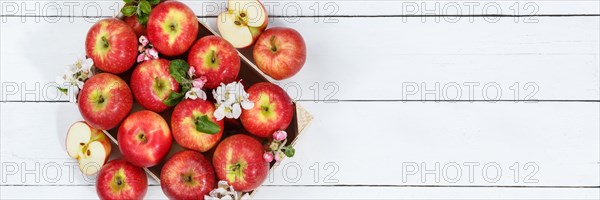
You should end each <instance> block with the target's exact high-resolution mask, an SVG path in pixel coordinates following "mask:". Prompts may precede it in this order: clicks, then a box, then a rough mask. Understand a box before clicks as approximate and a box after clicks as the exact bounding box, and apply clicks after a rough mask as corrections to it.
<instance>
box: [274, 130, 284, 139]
mask: <svg viewBox="0 0 600 200" xmlns="http://www.w3.org/2000/svg"><path fill="white" fill-rule="evenodd" d="M286 138H287V133H286V132H285V131H281V130H279V131H275V133H273V139H274V140H277V141H283V140H285V139H286Z"/></svg>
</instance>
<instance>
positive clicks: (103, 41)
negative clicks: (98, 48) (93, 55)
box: [102, 36, 110, 48]
mask: <svg viewBox="0 0 600 200" xmlns="http://www.w3.org/2000/svg"><path fill="white" fill-rule="evenodd" d="M102 44H104V48H108V47H109V46H110V43H108V38H106V36H102Z"/></svg>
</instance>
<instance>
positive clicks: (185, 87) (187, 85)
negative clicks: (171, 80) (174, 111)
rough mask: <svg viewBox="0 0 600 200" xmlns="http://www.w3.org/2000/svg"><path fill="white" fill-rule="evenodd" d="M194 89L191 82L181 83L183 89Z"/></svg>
mask: <svg viewBox="0 0 600 200" xmlns="http://www.w3.org/2000/svg"><path fill="white" fill-rule="evenodd" d="M191 89H192V84H189V83H185V84H181V91H185V92H187V91H189V90H191Z"/></svg>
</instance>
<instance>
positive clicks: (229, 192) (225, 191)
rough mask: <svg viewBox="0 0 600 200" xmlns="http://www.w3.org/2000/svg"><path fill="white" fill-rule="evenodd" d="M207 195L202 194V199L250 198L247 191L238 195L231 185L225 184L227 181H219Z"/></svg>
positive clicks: (240, 199)
mask: <svg viewBox="0 0 600 200" xmlns="http://www.w3.org/2000/svg"><path fill="white" fill-rule="evenodd" d="M208 194H209V195H204V199H208V200H225V199H231V200H242V199H244V200H246V199H250V195H249V194H248V193H246V194H244V195H242V196H241V197H239V196H238V193H237V192H236V191H235V189H233V186H230V185H229V184H227V181H219V184H218V187H217V188H215V189H213V190H212V191H210V193H208Z"/></svg>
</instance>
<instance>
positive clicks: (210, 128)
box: [196, 115, 221, 135]
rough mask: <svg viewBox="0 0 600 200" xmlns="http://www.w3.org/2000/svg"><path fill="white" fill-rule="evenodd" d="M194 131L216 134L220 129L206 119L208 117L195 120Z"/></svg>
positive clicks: (204, 116)
mask: <svg viewBox="0 0 600 200" xmlns="http://www.w3.org/2000/svg"><path fill="white" fill-rule="evenodd" d="M196 130H197V131H200V132H203V133H206V134H210V135H212V134H216V133H218V132H219V131H221V127H219V125H217V124H215V123H214V122H212V121H210V119H208V116H206V115H203V116H202V117H198V118H196Z"/></svg>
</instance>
